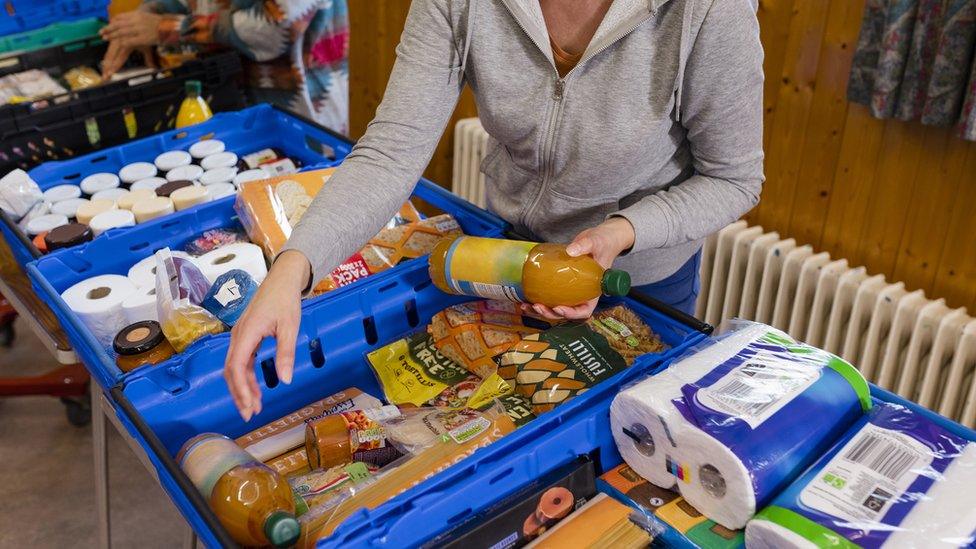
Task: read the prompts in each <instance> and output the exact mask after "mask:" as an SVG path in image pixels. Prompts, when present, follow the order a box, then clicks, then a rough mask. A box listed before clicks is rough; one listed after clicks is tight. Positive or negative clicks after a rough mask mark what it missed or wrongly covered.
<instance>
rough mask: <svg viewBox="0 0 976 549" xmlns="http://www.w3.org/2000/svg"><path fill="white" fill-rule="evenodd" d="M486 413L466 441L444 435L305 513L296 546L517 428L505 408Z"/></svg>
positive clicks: (326, 533) (309, 543) (310, 544)
mask: <svg viewBox="0 0 976 549" xmlns="http://www.w3.org/2000/svg"><path fill="white" fill-rule="evenodd" d="M486 417H488V418H489V423H488V425H487V426H486V428H485V429H484V430H483V431H482V432H481V433H479V434H477V435H476V436H472V437H471V438H469V439H467V440H465V442H464V443H463V444H458V443H456V442H454V440H453V439H451V438H450V437H445V438H443V439H441V440H440V441H439V442H438V443H437V444H435V445H434V446H431V447H430V448H428V449H426V450H424V451H422V452H420V453H418V454H416V455H414V456H413V457H411V458H409V459H407V460H406V461H404V462H403V463H402V464H400V465H399V466H397V467H395V468H392V467H393V466H392V465H391V466H390V467H391V468H392V470H390V471H389V472H387V473H383V472H382V471H381V473H382V474H381V476H380V477H379V479H378V480H377V482H374V483H373V484H371V485H369V486H367V487H365V488H363V489H361V490H359V491H358V492H356V493H355V494H354V495H352V496H351V497H349V498H348V499H345V500H344V501H342V502H341V503H339V504H338V505H336V506H335V507H334V508H330V509H329V510H328V511H326V512H323V513H318V514H316V513H315V512H314V511H313V512H310V513H309V514H308V515H305V516H303V517H302V537H301V539H300V540H299V542H298V544H297V546H298V547H314V546H315V544H316V541H317V540H318V539H320V538H324V537H328V536H330V535H331V534H332V532H333V531H334V530H335V528H336V527H337V526H339V524H341V523H342V521H343V520H345V519H346V518H348V517H349V516H350V515H352V514H353V513H355V512H356V511H357V510H359V509H361V508H366V509H374V508H376V507H378V506H379V505H381V504H383V503H384V502H386V501H387V500H389V499H390V498H393V497H395V496H397V495H399V494H401V493H403V492H405V491H407V490H409V489H410V488H413V487H414V486H416V485H418V484H420V483H421V482H423V481H425V480H427V479H428V478H430V477H432V476H434V475H436V474H437V473H439V472H441V471H443V470H445V469H447V468H448V467H450V466H452V465H454V464H455V463H458V462H459V461H461V460H463V459H464V458H466V457H468V456H470V455H471V454H473V453H474V452H475V451H477V450H478V449H479V448H482V447H485V446H488V445H490V444H491V443H493V442H495V441H496V440H498V439H500V438H502V437H503V436H505V435H507V434H509V433H511V432H512V431H514V430H515V424H514V423H512V420H511V419H509V417H508V415H506V414H505V413H504V412H503V411H498V410H493V411H492V412H490V413H489V414H488V415H487V416H486ZM394 465H396V464H394ZM306 517H307V518H306Z"/></svg>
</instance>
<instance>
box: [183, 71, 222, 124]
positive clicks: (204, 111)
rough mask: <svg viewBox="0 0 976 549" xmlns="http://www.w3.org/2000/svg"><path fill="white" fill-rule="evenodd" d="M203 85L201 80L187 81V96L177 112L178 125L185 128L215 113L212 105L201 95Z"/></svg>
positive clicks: (207, 118) (208, 118)
mask: <svg viewBox="0 0 976 549" xmlns="http://www.w3.org/2000/svg"><path fill="white" fill-rule="evenodd" d="M200 91H201V85H200V81H199V80H187V81H186V98H185V99H184V100H183V103H182V104H180V111H179V112H178V113H176V127H177V128H185V127H187V126H192V125H194V124H199V123H200V122H203V121H205V120H210V118H212V117H213V113H212V112H210V105H208V104H207V102H206V101H205V100H204V99H203V98H202V97H200Z"/></svg>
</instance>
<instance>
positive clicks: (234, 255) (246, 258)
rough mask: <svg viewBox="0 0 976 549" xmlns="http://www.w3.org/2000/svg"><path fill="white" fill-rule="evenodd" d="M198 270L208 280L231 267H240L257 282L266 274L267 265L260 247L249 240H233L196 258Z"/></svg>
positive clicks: (212, 279)
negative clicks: (233, 241) (231, 242)
mask: <svg viewBox="0 0 976 549" xmlns="http://www.w3.org/2000/svg"><path fill="white" fill-rule="evenodd" d="M196 262H197V266H199V267H200V271H202V272H203V274H204V275H205V276H206V277H207V279H208V280H210V282H211V283H213V282H216V281H217V278H218V277H219V276H220V275H222V274H224V273H226V272H228V271H231V270H233V269H240V270H242V271H244V272H245V273H247V274H249V275H251V278H253V279H254V281H255V282H257V283H258V284H260V283H261V281H263V280H264V277H265V276H267V274H268V266H267V264H266V263H265V262H264V253H263V252H262V251H261V247H260V246H257V245H254V244H251V243H249V242H235V243H234V244H228V245H227V246H223V247H221V248H217V249H216V250H213V251H210V252H207V253H205V254H203V255H202V256H200V257H198V258H197V259H196Z"/></svg>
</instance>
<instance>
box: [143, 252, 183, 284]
mask: <svg viewBox="0 0 976 549" xmlns="http://www.w3.org/2000/svg"><path fill="white" fill-rule="evenodd" d="M171 253H172V254H173V257H182V258H183V259H186V260H189V261H193V262H196V258H194V257H193V256H191V255H190V254H188V253H186V252H180V251H171ZM128 277H129V281H130V282H132V284H133V285H134V286H135V287H137V288H155V287H156V256H155V255H151V256H149V257H147V258H145V259H143V260H142V261H140V262H138V263H136V264H135V265H133V266H132V268H131V269H129V273H128Z"/></svg>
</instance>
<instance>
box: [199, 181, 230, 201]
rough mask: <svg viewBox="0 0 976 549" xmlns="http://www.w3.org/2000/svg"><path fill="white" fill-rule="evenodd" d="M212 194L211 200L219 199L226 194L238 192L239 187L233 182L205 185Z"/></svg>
mask: <svg viewBox="0 0 976 549" xmlns="http://www.w3.org/2000/svg"><path fill="white" fill-rule="evenodd" d="M204 188H205V189H207V193H208V194H209V195H210V200H217V199H219V198H224V197H225V196H231V195H234V194H237V187H235V186H234V184H233V183H214V184H212V185H207V186H206V187H204Z"/></svg>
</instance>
